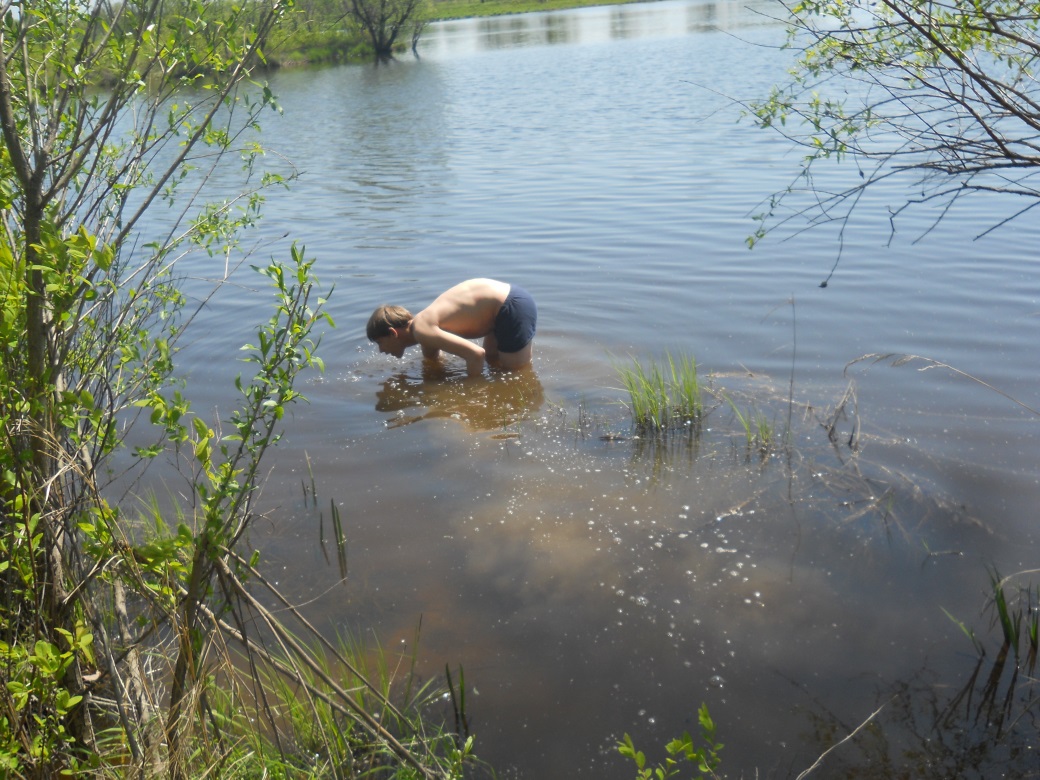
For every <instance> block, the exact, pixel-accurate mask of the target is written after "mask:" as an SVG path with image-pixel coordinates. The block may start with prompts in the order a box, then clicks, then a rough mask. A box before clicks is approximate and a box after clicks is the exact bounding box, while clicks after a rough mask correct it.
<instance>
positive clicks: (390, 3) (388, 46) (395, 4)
mask: <svg viewBox="0 0 1040 780" xmlns="http://www.w3.org/2000/svg"><path fill="white" fill-rule="evenodd" d="M427 3H428V0H347V12H348V13H349V14H350V15H351V16H352V17H353V18H354V19H355V20H356V21H357V23H358V24H359V25H361V28H362V29H363V30H364V31H365V34H366V35H367V36H368V38H369V40H370V41H371V42H372V49H373V51H374V53H375V55H376V57H378V58H380V59H386V58H388V57H391V56H393V52H394V46H396V45H397V44H398V42H400V41H403V40H405V39H407V40H408V41H409V44H410V46H411V48H412V51H415V48H416V46H417V45H418V43H419V38H420V36H421V35H422V32H423V29H424V28H425V27H426V24H427V22H428V20H429V13H428V8H427Z"/></svg>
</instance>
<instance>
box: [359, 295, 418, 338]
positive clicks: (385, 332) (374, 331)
mask: <svg viewBox="0 0 1040 780" xmlns="http://www.w3.org/2000/svg"><path fill="white" fill-rule="evenodd" d="M411 321H412V313H411V312H410V311H408V309H406V308H404V307H403V306H392V305H390V304H384V305H383V306H379V307H378V308H377V309H376V310H375V311H374V312H372V316H371V317H369V318H368V326H367V327H366V328H365V332H366V333H367V334H368V340H369V341H375V340H376V339H381V338H383V336H389V335H390V328H403V327H405V326H406V325H407V324H408V323H409V322H411Z"/></svg>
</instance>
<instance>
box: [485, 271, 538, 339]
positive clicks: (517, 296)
mask: <svg viewBox="0 0 1040 780" xmlns="http://www.w3.org/2000/svg"><path fill="white" fill-rule="evenodd" d="M537 323H538V307H537V306H535V303H534V298H532V297H531V293H529V292H527V290H525V289H523V288H522V287H517V286H516V285H515V284H514V285H512V286H511V287H510V288H509V296H508V297H507V298H506V301H505V303H503V304H502V308H501V309H499V310H498V314H497V315H496V316H495V340H496V341H497V342H498V350H499V352H519V351H520V350H521V349H523V348H524V347H526V346H527V345H528V344H530V343H531V339H533V338H534V330H535V326H536V325H537Z"/></svg>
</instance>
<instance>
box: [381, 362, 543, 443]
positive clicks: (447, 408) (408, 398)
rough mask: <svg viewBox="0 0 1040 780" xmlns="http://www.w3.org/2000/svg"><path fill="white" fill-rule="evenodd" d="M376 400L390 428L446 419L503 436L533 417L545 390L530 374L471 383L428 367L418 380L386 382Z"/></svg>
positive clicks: (514, 373)
mask: <svg viewBox="0 0 1040 780" xmlns="http://www.w3.org/2000/svg"><path fill="white" fill-rule="evenodd" d="M376 399H377V400H376V411H378V412H394V413H395V416H394V417H393V418H391V419H390V420H389V421H388V423H387V425H388V426H389V427H391V428H396V427H399V426H401V425H408V424H409V423H413V422H418V421H419V420H426V419H431V418H438V417H448V418H452V419H455V420H459V421H460V422H463V423H465V424H466V425H468V426H469V427H470V428H472V429H473V430H476V431H492V430H505V429H507V428H509V427H510V426H512V425H515V424H516V423H518V422H520V421H521V420H523V419H526V418H527V417H528V416H529V415H531V414H532V413H534V412H536V411H537V410H538V409H539V408H540V407H541V406H542V404H543V403H544V401H545V390H544V389H543V388H542V383H541V382H540V381H539V379H538V375H537V374H536V373H535V372H534V370H533V369H532V368H526V369H522V370H520V371H511V372H504V371H503V372H497V371H493V372H492V374H491V378H490V379H486V378H483V377H480V378H474V379H470V378H466V377H464V376H460V375H457V374H452V372H450V371H449V370H446V369H445V368H444V366H442V365H438V364H433V363H427V364H425V365H424V366H423V372H422V378H421V379H418V380H417V379H416V378H415V377H411V376H409V375H408V374H404V373H401V374H397V375H396V376H393V377H391V378H389V379H387V380H386V381H385V382H384V383H383V388H382V389H381V390H380V391H378V392H377V393H376Z"/></svg>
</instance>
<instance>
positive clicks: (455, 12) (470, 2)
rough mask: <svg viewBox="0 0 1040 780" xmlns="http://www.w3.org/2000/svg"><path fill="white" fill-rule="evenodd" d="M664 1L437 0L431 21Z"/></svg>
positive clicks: (433, 6) (432, 5) (430, 17)
mask: <svg viewBox="0 0 1040 780" xmlns="http://www.w3.org/2000/svg"><path fill="white" fill-rule="evenodd" d="M659 1H660V0H614V2H604V1H603V0H435V2H433V3H432V4H431V9H432V10H431V12H430V16H429V21H431V22H447V21H458V20H460V19H479V18H483V17H488V16H511V15H516V14H526V13H537V12H539V11H566V10H570V9H572V8H594V7H597V6H610V5H631V4H633V3H644V2H659Z"/></svg>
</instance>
